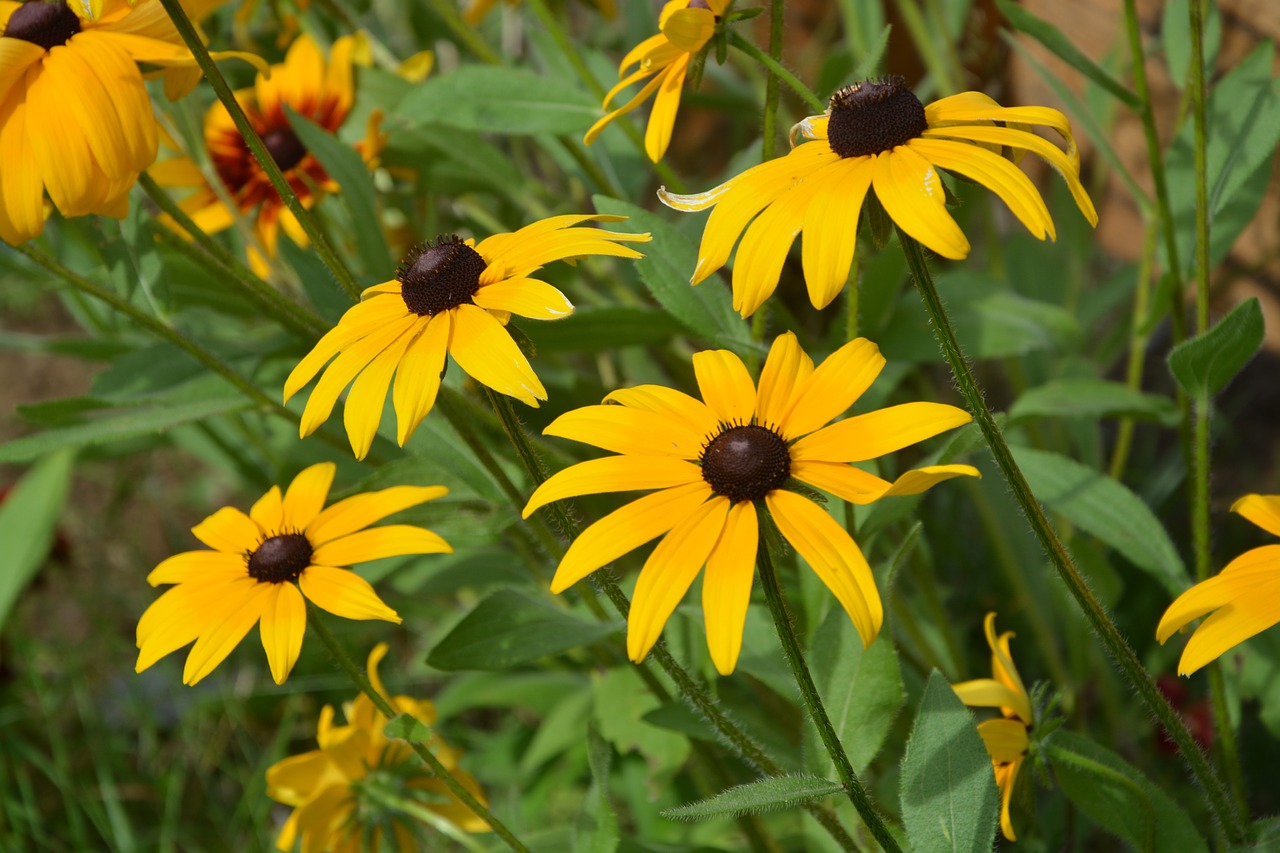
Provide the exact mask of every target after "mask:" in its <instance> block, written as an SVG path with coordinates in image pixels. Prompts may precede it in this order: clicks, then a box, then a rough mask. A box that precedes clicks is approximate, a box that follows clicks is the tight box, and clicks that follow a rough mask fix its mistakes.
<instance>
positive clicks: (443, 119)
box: [398, 65, 600, 136]
mask: <svg viewBox="0 0 1280 853" xmlns="http://www.w3.org/2000/svg"><path fill="white" fill-rule="evenodd" d="M398 112H399V114H400V115H401V116H402V117H403V118H404V119H406V120H407V121H409V122H412V123H414V124H445V125H449V126H451V127H459V128H462V129H463V130H475V131H483V132H485V133H493V132H495V131H496V132H498V133H502V134H512V135H517V136H522V135H528V134H533V133H582V132H583V131H585V130H586V129H587V128H588V127H590V126H591V124H592V122H594V121H595V120H596V119H597V118H599V117H600V105H599V104H597V103H596V101H595V99H594V98H592V97H591V96H590V95H588V94H586V93H585V92H583V91H582V90H581V89H579V88H578V87H576V86H573V85H571V84H568V83H565V82H563V81H561V80H557V79H555V78H553V77H546V76H542V75H539V74H535V73H533V72H531V71H525V70H520V69H514V68H495V67H489V66H477V65H464V66H462V67H460V68H458V69H457V70H456V71H454V72H452V73H450V74H442V75H440V76H439V77H433V78H432V79H430V80H428V81H426V82H425V83H422V84H420V85H418V86H415V87H414V88H413V89H412V90H410V92H409V94H408V95H406V96H405V98H404V100H403V101H401V102H400V106H399V109H398Z"/></svg>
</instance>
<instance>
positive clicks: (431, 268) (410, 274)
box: [396, 234, 488, 316]
mask: <svg viewBox="0 0 1280 853" xmlns="http://www.w3.org/2000/svg"><path fill="white" fill-rule="evenodd" d="M487 266H488V264H487V263H486V262H485V259H484V258H482V257H480V253H479V252H477V251H476V250H475V249H473V248H471V247H470V246H468V245H467V244H466V243H464V242H462V238H461V237H459V236H457V235H456V234H449V235H447V236H444V237H440V238H439V239H437V240H436V241H435V242H434V243H420V244H419V245H418V246H417V247H415V248H414V250H413V251H412V252H410V253H409V254H408V255H406V256H405V259H404V260H403V261H401V262H400V269H399V270H397V271H396V279H397V280H399V282H400V284H401V285H402V286H401V289H400V292H401V295H402V296H403V297H404V304H405V307H407V308H408V309H409V310H410V311H412V312H413V313H415V314H418V315H420V316H421V315H426V314H439V313H440V312H441V311H448V310H449V309H450V308H456V307H458V306H459V305H462V304H465V303H467V302H470V301H471V297H472V296H474V295H475V293H476V291H477V290H479V289H480V275H481V273H483V272H484V270H485V267H487Z"/></svg>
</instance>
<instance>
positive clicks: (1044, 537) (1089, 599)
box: [898, 228, 1245, 842]
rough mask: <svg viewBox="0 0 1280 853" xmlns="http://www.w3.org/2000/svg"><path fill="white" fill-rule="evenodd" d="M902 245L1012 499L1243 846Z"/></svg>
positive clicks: (1186, 737) (1210, 777)
mask: <svg viewBox="0 0 1280 853" xmlns="http://www.w3.org/2000/svg"><path fill="white" fill-rule="evenodd" d="M898 240H899V242H900V243H901V244H902V249H903V252H904V253H905V254H906V256H907V265H908V267H910V269H911V273H912V277H913V278H914V279H915V283H916V288H917V289H918V290H919V291H920V297H921V299H922V300H923V301H924V304H925V308H926V309H927V310H928V312H929V317H930V319H931V321H932V323H933V331H934V334H935V335H936V336H937V338H938V343H939V344H940V345H941V347H942V352H943V355H944V356H946V359H947V362H948V363H949V364H950V365H951V371H952V374H953V375H954V377H955V380H956V385H957V386H958V387H959V389H960V393H961V395H962V396H963V397H964V399H965V403H966V404H967V405H968V407H969V411H970V412H972V413H973V416H974V420H975V421H976V422H977V424H978V428H979V429H980V430H981V432H982V437H983V438H984V439H985V441H986V443H987V446H988V447H989V448H990V449H991V455H992V456H993V457H994V459H995V462H996V465H997V466H999V468H1000V471H1001V473H1002V474H1004V478H1005V480H1006V481H1007V482H1008V484H1009V487H1010V490H1011V491H1012V492H1013V496H1014V498H1015V499H1016V500H1017V501H1018V504H1019V505H1020V506H1021V507H1022V511H1023V512H1024V513H1025V514H1026V517H1027V521H1028V522H1029V523H1030V524H1031V529H1032V531H1033V532H1034V533H1035V535H1036V538H1037V539H1039V540H1040V545H1041V547H1043V548H1044V549H1045V552H1046V554H1047V555H1048V557H1049V560H1050V562H1052V563H1053V566H1054V568H1055V569H1056V570H1057V572H1058V575H1059V576H1060V577H1061V578H1062V580H1063V581H1064V582H1065V583H1066V585H1067V589H1068V590H1069V591H1070V592H1071V595H1072V596H1073V597H1074V598H1075V600H1076V603H1077V604H1078V605H1079V607H1080V610H1081V612H1082V613H1083V614H1084V616H1085V619H1087V620H1088V622H1089V624H1090V626H1091V627H1092V628H1093V630H1094V632H1095V633H1096V634H1097V635H1098V637H1099V638H1100V639H1101V640H1102V642H1103V645H1105V646H1106V649H1107V651H1108V653H1110V655H1111V658H1112V660H1114V661H1115V662H1116V664H1117V665H1119V667H1120V669H1121V671H1122V672H1123V673H1124V675H1125V677H1126V678H1127V679H1128V681H1129V683H1130V684H1131V685H1133V688H1134V689H1135V690H1136V691H1137V693H1138V695H1139V696H1140V697H1141V698H1142V701H1143V702H1144V703H1145V704H1146V706H1147V708H1148V709H1149V710H1150V711H1151V713H1152V714H1154V715H1155V716H1156V718H1157V719H1158V720H1159V721H1160V724H1161V726H1163V727H1164V729H1165V731H1167V732H1168V733H1169V736H1170V737H1171V738H1173V741H1174V743H1176V744H1177V745H1178V748H1179V749H1180V750H1181V752H1182V756H1183V759H1184V760H1185V761H1186V762H1187V766H1188V767H1189V768H1190V770H1191V772H1192V774H1193V775H1194V776H1195V777H1196V779H1197V780H1198V781H1199V783H1200V785H1201V787H1202V788H1203V789H1204V791H1205V794H1206V795H1207V797H1208V801H1209V807H1210V808H1211V809H1212V810H1213V813H1214V815H1215V817H1216V818H1217V819H1218V822H1219V823H1220V824H1221V825H1222V826H1223V827H1224V828H1225V829H1226V833H1227V835H1228V837H1229V838H1230V839H1231V840H1232V841H1233V842H1239V841H1242V840H1243V839H1244V837H1245V829H1244V824H1243V823H1242V821H1241V818H1240V815H1239V814H1238V813H1237V812H1236V810H1235V808H1234V807H1233V806H1232V804H1231V801H1230V800H1229V799H1228V796H1227V791H1226V787H1225V786H1224V785H1223V783H1222V779H1221V778H1219V776H1218V774H1217V772H1216V771H1215V770H1214V769H1213V767H1212V766H1211V765H1210V764H1209V762H1208V761H1207V760H1206V759H1205V756H1204V753H1202V752H1201V751H1200V748H1199V747H1198V746H1197V745H1196V742H1195V739H1194V738H1192V737H1191V733H1190V732H1189V731H1187V727H1186V724H1185V723H1184V722H1183V720H1182V717H1181V716H1180V715H1179V714H1178V712H1177V711H1175V710H1174V709H1173V707H1172V706H1170V705H1169V701H1168V700H1167V699H1166V698H1165V697H1164V694H1163V693H1161V692H1160V689H1159V688H1158V687H1156V684H1155V682H1154V681H1153V680H1152V679H1151V676H1150V674H1148V673H1147V671H1146V669H1144V668H1143V666H1142V662H1141V661H1140V660H1139V659H1138V656H1137V654H1136V653H1135V652H1134V651H1133V648H1132V647H1131V646H1130V645H1129V643H1128V641H1126V640H1125V638H1124V636H1123V635H1122V634H1121V633H1120V629H1119V628H1117V627H1116V624H1115V622H1114V621H1112V619H1111V617H1110V616H1109V615H1107V612H1106V610H1105V609H1104V608H1103V606H1102V604H1101V603H1100V602H1099V601H1098V599H1097V598H1095V597H1094V595H1093V592H1092V590H1090V589H1089V584H1088V582H1087V581H1085V579H1084V576H1083V575H1081V574H1080V570H1079V569H1078V568H1077V567H1076V565H1075V562H1074V561H1073V560H1072V558H1071V555H1070V553H1068V551H1067V549H1066V546H1065V545H1063V544H1062V540H1061V539H1059V538H1058V534H1057V532H1056V531H1055V530H1054V528H1053V525H1052V524H1051V523H1050V521H1049V518H1048V516H1046V515H1045V512H1044V509H1043V508H1042V507H1041V506H1040V503H1039V502H1038V501H1037V500H1036V497H1035V495H1034V494H1033V493H1032V491H1031V487H1030V486H1029V485H1028V484H1027V480H1026V477H1024V476H1023V474H1022V470H1021V469H1020V468H1019V467H1018V463H1017V462H1016V461H1015V460H1014V458H1013V451H1011V450H1010V449H1009V445H1008V443H1007V442H1006V441H1005V438H1004V434H1003V432H1002V431H1001V429H1000V425H999V424H998V423H997V422H996V419H995V415H994V414H992V412H991V409H990V408H989V407H988V406H987V402H986V397H985V395H984V393H983V389H982V387H981V386H980V385H979V384H978V380H977V378H976V377H975V376H974V375H973V372H972V371H971V370H970V369H969V362H968V360H967V359H966V358H965V356H964V353H963V351H962V350H961V349H960V343H959V341H957V340H956V335H955V331H954V330H953V329H952V327H951V320H950V318H949V317H948V316H947V310H946V308H945V307H943V305H942V299H941V298H940V297H939V296H938V291H937V288H936V287H935V286H934V284H933V278H932V276H931V275H930V274H929V267H928V264H927V263H926V262H925V258H924V251H923V250H922V249H921V248H920V244H919V243H917V242H916V241H915V240H914V239H913V238H911V237H910V236H908V235H907V234H906V232H904V231H903V230H902V229H901V228H899V229H898Z"/></svg>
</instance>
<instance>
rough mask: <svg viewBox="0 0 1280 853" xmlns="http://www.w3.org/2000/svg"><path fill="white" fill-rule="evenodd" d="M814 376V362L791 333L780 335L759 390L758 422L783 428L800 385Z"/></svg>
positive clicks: (766, 363) (757, 395)
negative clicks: (782, 425) (793, 396)
mask: <svg viewBox="0 0 1280 853" xmlns="http://www.w3.org/2000/svg"><path fill="white" fill-rule="evenodd" d="M811 373H813V359H811V358H809V356H808V354H807V353H806V352H805V351H804V350H803V349H801V348H800V342H799V341H798V340H797V339H796V336H795V335H794V334H793V333H791V332H784V333H782V334H781V335H778V337H777V338H775V339H774V341H773V346H771V347H770V348H769V356H768V358H766V359H765V362H764V369H763V370H761V371H760V387H759V389H758V390H757V391H756V420H757V422H758V423H761V424H764V425H766V426H770V427H780V425H781V424H782V420H783V418H784V417H785V416H786V414H787V410H788V409H789V408H790V406H791V397H792V394H793V392H794V391H795V388H796V386H798V385H800V384H802V383H803V382H804V380H806V379H808V378H809V374H811Z"/></svg>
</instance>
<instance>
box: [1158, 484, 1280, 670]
mask: <svg viewBox="0 0 1280 853" xmlns="http://www.w3.org/2000/svg"><path fill="white" fill-rule="evenodd" d="M1231 511H1232V512H1238V513H1240V514H1241V515H1243V516H1244V517H1245V518H1247V519H1249V520H1250V521H1252V522H1253V523H1254V524H1256V525H1258V526H1259V527H1261V528H1262V529H1263V530H1265V531H1267V532H1268V533H1271V534H1273V535H1275V536H1280V495H1245V496H1244V497H1242V498H1241V499H1240V500H1238V501H1236V502H1235V503H1234V504H1233V505H1232V507H1231ZM1211 611H1214V612H1213V615H1212V616H1210V617H1209V618H1208V619H1206V620H1204V622H1202V623H1200V627H1198V628H1196V631H1195V633H1194V634H1192V635H1191V639H1190V640H1188V641H1187V647H1186V648H1185V649H1183V651H1182V659H1181V660H1180V661H1178V674H1179V675H1191V674H1192V673H1193V672H1195V671H1196V670H1198V669H1200V667H1202V666H1204V665H1205V664H1207V663H1209V662H1210V661H1212V660H1215V659H1217V658H1218V657H1221V656H1222V654H1223V653H1224V652H1226V651H1228V650H1229V649H1232V648H1234V647H1235V646H1238V645H1239V644H1240V643H1243V642H1244V641H1245V640H1247V639H1249V638H1250V637H1252V636H1253V635H1255V634H1260V633H1262V632H1263V631H1265V630H1267V629H1268V628H1270V627H1271V626H1272V625H1275V624H1276V623H1277V622H1280V545H1263V546H1262V547H1261V548H1254V549H1253V550H1252V551H1245V552H1244V553H1243V554H1241V555H1240V556H1239V557H1236V558H1235V559H1234V560H1232V561H1231V562H1230V563H1228V564H1227V567H1226V568H1224V569H1223V570H1222V571H1221V572H1220V573H1219V574H1218V575H1217V576H1216V577H1212V578H1209V579H1208V580H1206V581H1201V582H1200V583H1198V584H1196V585H1195V586H1193V587H1191V589H1189V590H1187V591H1186V592H1184V593H1183V594H1182V595H1180V596H1178V598H1177V599H1176V600H1175V601H1174V602H1173V604H1171V605H1169V609H1168V610H1166V611H1165V613H1164V616H1163V617H1162V618H1161V619H1160V624H1159V625H1158V626H1157V627H1156V639H1158V640H1159V641H1160V642H1161V644H1163V643H1164V642H1165V641H1166V640H1168V639H1169V638H1170V637H1172V636H1173V635H1174V633H1175V632H1177V631H1180V630H1182V629H1183V628H1185V627H1186V626H1187V625H1188V624H1189V623H1190V622H1191V621H1192V620H1194V619H1199V618H1200V617H1201V616H1204V615H1205V614H1206V613H1209V612H1211Z"/></svg>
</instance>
